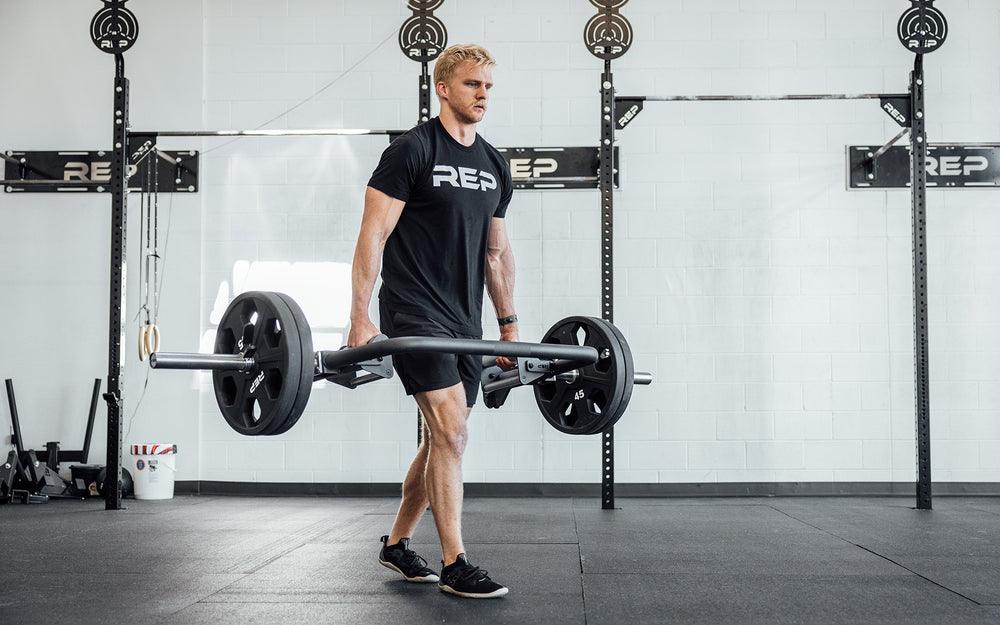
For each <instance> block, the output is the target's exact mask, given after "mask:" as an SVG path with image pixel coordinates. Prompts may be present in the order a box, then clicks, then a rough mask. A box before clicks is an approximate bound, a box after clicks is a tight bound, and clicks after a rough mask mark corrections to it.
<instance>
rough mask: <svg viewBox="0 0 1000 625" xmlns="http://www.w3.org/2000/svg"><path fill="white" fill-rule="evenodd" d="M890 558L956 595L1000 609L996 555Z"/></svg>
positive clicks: (998, 564) (902, 556)
mask: <svg viewBox="0 0 1000 625" xmlns="http://www.w3.org/2000/svg"><path fill="white" fill-rule="evenodd" d="M888 557H891V558H892V559H893V560H894V561H896V562H898V563H899V564H900V565H901V566H904V567H906V568H907V569H909V570H911V571H913V572H914V573H915V574H917V575H920V576H921V577H925V578H927V579H928V580H930V581H932V582H934V583H936V584H940V585H941V586H943V587H945V588H947V589H948V590H951V591H952V592H954V593H957V594H960V595H962V596H964V597H968V598H969V599H971V600H973V601H975V602H977V603H981V604H984V605H993V606H998V607H1000V559H998V558H996V557H995V556H971V555H956V556H933V557H926V556H910V555H891V556H888Z"/></svg>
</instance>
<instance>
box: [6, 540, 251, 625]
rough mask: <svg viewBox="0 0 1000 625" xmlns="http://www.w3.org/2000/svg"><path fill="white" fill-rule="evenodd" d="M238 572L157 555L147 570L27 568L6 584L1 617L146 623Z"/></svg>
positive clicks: (101, 624) (78, 624) (78, 623)
mask: <svg viewBox="0 0 1000 625" xmlns="http://www.w3.org/2000/svg"><path fill="white" fill-rule="evenodd" d="M122 557H125V556H124V555H123V556H122ZM238 578H239V576H237V575H218V574H216V575H206V574H198V573H194V572H187V573H186V574H177V573H175V572H168V571H163V570H162V569H160V568H159V567H158V566H157V563H156V562H152V561H151V562H147V563H146V566H145V572H144V573H142V574H133V573H129V574H115V573H107V572H101V571H99V570H98V569H96V568H91V569H89V570H87V571H86V572H83V571H78V572H76V573H74V574H69V573H67V572H63V573H61V574H52V573H36V572H32V571H31V570H26V571H22V572H21V573H20V575H18V579H17V582H16V583H14V584H10V583H8V584H7V585H5V588H4V592H3V594H2V595H0V623H10V624H12V625H13V624H15V623H36V622H43V623H73V624H75V625H91V624H94V625H107V624H108V623H143V622H148V621H150V620H152V619H156V618H159V617H162V616H166V615H170V614H173V613H175V612H177V611H179V610H182V609H184V608H186V607H188V606H190V605H193V604H196V603H197V602H198V601H200V600H202V599H205V598H207V597H209V596H211V595H212V594H213V593H215V592H217V591H219V590H220V589H222V588H225V587H226V586H228V585H229V584H232V583H233V582H234V581H236V580H237V579H238Z"/></svg>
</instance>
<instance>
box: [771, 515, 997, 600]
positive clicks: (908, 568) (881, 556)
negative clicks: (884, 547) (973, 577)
mask: <svg viewBox="0 0 1000 625" xmlns="http://www.w3.org/2000/svg"><path fill="white" fill-rule="evenodd" d="M767 507H768V508H770V509H772V510H774V511H775V512H778V513H780V514H783V515H785V516H786V517H788V518H790V519H792V520H794V521H797V522H799V523H801V524H803V525H805V526H808V527H811V528H813V529H814V530H817V531H820V532H823V533H824V534H826V535H827V536H832V537H833V538H836V539H837V540H840V541H842V542H845V543H847V544H848V545H852V546H854V547H857V548H858V549H861V550H862V551H865V552H867V553H870V554H872V555H873V556H876V557H878V558H882V559H883V560H885V561H886V562H889V563H890V564H893V565H895V566H897V567H899V568H901V569H903V570H904V571H906V572H908V573H910V574H911V575H915V576H916V577H919V578H920V579H922V580H924V581H925V582H928V583H930V584H933V585H935V586H937V587H938V588H941V589H942V590H946V591H948V592H950V593H952V594H953V595H955V596H956V597H961V598H962V599H965V600H966V601H968V602H970V603H972V604H974V605H977V606H987V605H991V604H983V603H980V602H979V601H976V600H975V599H973V598H972V597H969V596H967V595H963V594H962V593H960V592H958V591H957V590H955V589H954V588H949V587H947V586H945V585H944V584H942V583H940V582H937V581H934V580H933V579H931V578H929V577H927V576H926V575H923V574H921V573H918V572H916V571H914V570H913V569H911V568H910V567H908V566H905V565H903V564H901V563H899V562H896V561H895V560H893V559H892V558H890V557H889V556H886V555H883V554H881V553H879V552H877V551H874V550H872V549H869V548H868V547H865V546H864V545H859V544H858V543H856V542H854V541H851V540H847V539H846V538H844V537H843V536H838V535H837V534H834V533H833V532H831V531H829V530H827V529H824V528H822V527H819V526H818V525H813V524H812V523H809V522H808V521H804V520H803V519H800V518H798V517H796V516H793V515H792V514H790V513H788V512H786V511H785V510H781V509H779V508H776V507H774V506H770V505H769V506H767Z"/></svg>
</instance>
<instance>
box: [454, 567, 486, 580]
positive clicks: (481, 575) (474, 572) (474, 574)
mask: <svg viewBox="0 0 1000 625" xmlns="http://www.w3.org/2000/svg"><path fill="white" fill-rule="evenodd" d="M453 575H454V577H455V581H456V582H459V581H461V582H464V581H470V582H481V581H483V580H484V579H486V578H488V577H489V573H487V572H486V571H485V570H483V569H481V568H479V567H478V566H472V567H469V568H467V569H465V570H464V571H463V572H462V573H453Z"/></svg>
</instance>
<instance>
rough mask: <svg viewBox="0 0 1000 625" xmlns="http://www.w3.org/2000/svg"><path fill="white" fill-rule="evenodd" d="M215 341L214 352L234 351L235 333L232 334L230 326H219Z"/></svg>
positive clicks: (227, 352) (226, 352)
mask: <svg viewBox="0 0 1000 625" xmlns="http://www.w3.org/2000/svg"><path fill="white" fill-rule="evenodd" d="M215 343H216V347H215V353H217V354H235V353H236V335H235V334H233V330H232V328H221V329H220V330H219V332H218V334H217V336H216V339H215Z"/></svg>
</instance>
